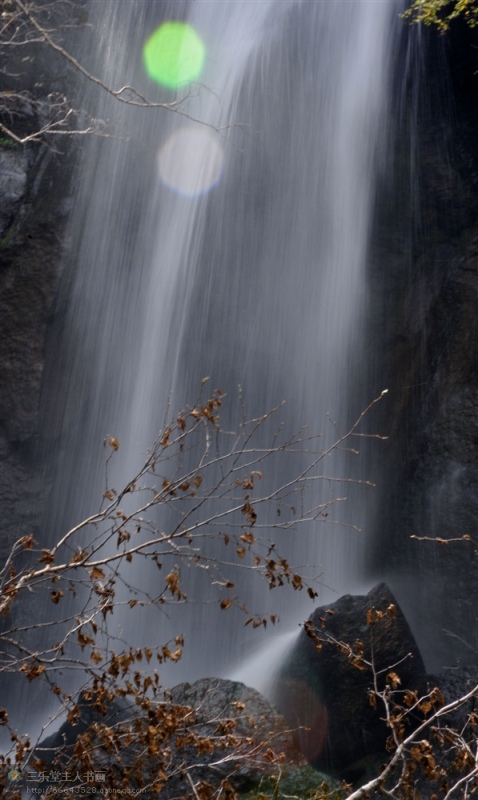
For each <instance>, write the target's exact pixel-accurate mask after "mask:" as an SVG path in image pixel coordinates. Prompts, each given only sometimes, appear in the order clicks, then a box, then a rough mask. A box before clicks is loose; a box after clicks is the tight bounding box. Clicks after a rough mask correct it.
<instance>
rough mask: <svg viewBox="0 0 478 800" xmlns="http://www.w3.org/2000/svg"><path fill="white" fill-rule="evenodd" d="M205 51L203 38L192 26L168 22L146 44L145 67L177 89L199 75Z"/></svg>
mask: <svg viewBox="0 0 478 800" xmlns="http://www.w3.org/2000/svg"><path fill="white" fill-rule="evenodd" d="M205 52H206V48H205V47H204V43H203V41H202V39H201V37H200V36H198V34H197V33H196V31H195V30H194V28H192V27H191V25H188V24H187V23H186V22H178V21H173V22H165V23H163V25H160V27H159V28H158V29H157V30H156V31H155V32H154V33H153V34H151V36H150V37H149V39H148V40H147V42H146V44H145V45H144V48H143V58H144V66H145V69H146V72H147V73H148V75H149V77H150V78H152V79H153V80H154V81H156V82H157V83H160V84H161V85H162V86H167V87H168V88H169V89H176V88H177V87H178V86H181V85H183V84H186V83H190V82H191V81H194V80H196V79H197V78H199V76H200V74H201V72H202V68H203V65H204V57H205Z"/></svg>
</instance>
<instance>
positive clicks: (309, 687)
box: [274, 583, 426, 781]
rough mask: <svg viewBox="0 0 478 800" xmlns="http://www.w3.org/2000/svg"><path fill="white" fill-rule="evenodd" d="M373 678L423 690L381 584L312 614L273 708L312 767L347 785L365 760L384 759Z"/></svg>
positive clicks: (408, 640) (406, 636) (410, 645)
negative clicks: (275, 707) (291, 729)
mask: <svg viewBox="0 0 478 800" xmlns="http://www.w3.org/2000/svg"><path fill="white" fill-rule="evenodd" d="M391 673H393V675H394V677H391ZM374 680H375V681H376V686H377V688H378V689H379V691H380V690H382V689H384V687H385V685H386V683H387V681H388V682H392V687H391V688H397V686H399V687H400V688H403V689H410V690H417V691H422V690H424V689H425V685H426V674H425V667H424V664H423V661H422V658H421V655H420V652H419V650H418V648H417V645H416V643H415V640H414V638H413V635H412V633H411V631H410V628H409V626H408V623H407V621H406V619H405V617H404V616H403V614H402V612H401V610H400V608H399V607H398V605H397V603H396V601H395V599H394V597H393V595H392V594H391V592H390V590H389V589H388V588H387V586H386V585H385V584H383V583H382V584H380V585H379V586H376V587H375V588H374V589H372V590H371V591H370V592H369V593H368V594H367V595H365V596H358V597H355V596H350V595H346V596H344V597H341V598H340V599H339V600H338V601H337V602H336V603H334V604H333V605H331V606H328V607H323V608H318V609H316V611H315V612H314V613H313V614H312V616H311V618H310V619H309V620H308V622H307V623H306V624H305V626H304V630H303V632H302V634H301V635H300V637H299V639H298V642H297V645H296V647H295V648H294V650H293V652H292V654H291V655H290V657H289V659H288V660H287V662H286V664H285V665H284V667H283V669H282V671H281V675H280V678H279V680H278V684H277V688H276V691H275V697H274V700H275V703H276V705H277V706H278V708H279V709H280V711H281V712H282V713H283V714H284V716H285V718H286V719H287V721H288V722H289V724H290V726H291V727H293V728H294V729H295V731H296V738H297V742H298V744H299V746H300V748H301V750H302V752H303V753H304V755H305V756H306V757H307V759H308V760H309V762H310V763H311V764H312V765H313V766H314V767H316V768H317V769H321V770H324V771H326V772H329V773H330V774H335V775H339V776H341V777H344V778H347V779H348V780H353V781H355V780H357V779H359V778H360V775H361V774H362V773H363V772H364V771H365V767H364V764H365V761H366V760H367V759H370V758H371V757H373V756H375V755H377V754H385V752H386V741H387V737H388V736H389V735H390V730H389V729H388V728H387V727H386V724H385V723H384V721H383V717H384V708H383V705H382V703H381V701H380V699H379V698H376V697H374V695H372V694H371V693H370V690H373V688H374ZM397 680H400V684H398V683H397ZM393 684H394V685H393Z"/></svg>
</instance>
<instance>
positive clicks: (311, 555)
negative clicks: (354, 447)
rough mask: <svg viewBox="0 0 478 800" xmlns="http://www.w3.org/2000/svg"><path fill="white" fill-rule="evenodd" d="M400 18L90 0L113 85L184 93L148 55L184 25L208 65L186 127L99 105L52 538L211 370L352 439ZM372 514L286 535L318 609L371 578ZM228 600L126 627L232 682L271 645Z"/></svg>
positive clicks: (388, 7) (263, 602) (280, 7)
mask: <svg viewBox="0 0 478 800" xmlns="http://www.w3.org/2000/svg"><path fill="white" fill-rule="evenodd" d="M400 8H401V4H400V2H395V0H305V1H304V2H301V1H300V0H246V1H245V0H216V1H214V0H193V2H190V3H182V2H157V1H156V0H127V2H124V1H122V2H118V0H92V3H91V17H90V19H91V22H92V31H93V33H92V35H93V36H94V45H93V49H94V51H95V53H96V55H95V56H94V58H93V59H92V61H93V62H95V61H96V64H94V63H93V68H94V69H96V70H98V71H99V73H100V74H101V76H102V77H103V78H104V80H105V82H107V83H109V84H111V85H113V86H120V85H124V84H130V85H134V86H135V87H137V88H138V89H139V90H140V91H141V92H143V93H144V94H147V95H148V96H149V97H151V98H152V99H154V100H157V101H159V102H171V101H172V100H174V99H175V95H174V93H172V92H171V91H170V90H166V89H160V88H159V87H157V86H155V85H154V84H153V83H152V81H150V80H149V79H148V78H147V76H146V75H145V73H144V69H143V64H142V58H141V53H142V47H143V44H144V42H145V41H146V39H147V38H148V36H149V35H150V34H151V33H152V31H153V30H154V29H155V28H156V27H157V26H158V25H160V24H161V23H162V22H164V21H165V20H168V19H170V18H174V19H178V18H180V19H187V21H188V22H189V23H190V24H191V25H192V26H193V27H194V29H195V30H196V31H197V33H198V34H199V36H200V37H201V38H202V40H203V42H204V43H205V48H206V59H205V69H204V72H203V74H202V76H201V79H200V82H199V83H198V84H197V85H194V86H193V87H191V89H190V96H188V97H187V99H185V100H184V102H183V103H182V104H181V106H180V108H181V111H182V112H183V113H184V114H186V115H188V117H189V118H187V117H186V116H182V115H180V114H177V113H174V112H172V111H167V110H160V111H158V110H153V109H137V108H132V107H129V106H125V105H123V106H121V105H119V104H118V103H117V102H113V101H111V98H109V97H105V96H103V97H102V98H100V100H99V101H98V103H99V105H98V107H97V110H96V112H95V114H96V116H97V117H98V118H103V119H104V118H111V117H113V115H114V117H115V120H116V122H115V128H114V130H115V133H116V136H115V137H114V138H112V139H108V140H106V141H104V140H95V139H92V140H90V141H89V142H87V143H86V144H85V146H84V156H83V160H82V166H81V171H80V181H79V186H78V193H77V197H76V201H75V209H74V211H73V222H72V243H73V244H72V252H73V253H74V262H75V267H74V277H73V279H72V287H71V293H70V301H69V305H68V308H67V310H66V316H65V320H66V321H65V327H64V331H65V333H64V337H65V339H64V349H63V353H64V355H63V356H62V358H63V360H62V361H61V365H60V369H59V378H58V381H59V384H60V383H61V384H62V387H61V388H59V389H58V398H59V399H58V407H59V408H60V409H61V411H62V414H63V425H62V430H61V435H62V439H61V441H62V442H63V444H62V454H61V456H60V458H58V459H57V463H58V464H59V466H58V474H57V478H56V486H55V489H54V492H53V495H52V501H51V508H50V514H49V521H48V525H49V529H50V530H51V531H56V532H58V533H59V532H61V531H63V530H64V529H65V528H66V527H67V526H68V525H69V524H73V523H74V522H77V521H78V519H81V518H84V517H85V516H86V515H88V514H89V513H90V512H91V511H92V510H95V509H96V508H97V507H98V498H99V497H100V496H101V492H102V490H103V455H104V451H103V448H102V441H103V438H104V437H105V435H107V434H114V435H115V436H116V437H117V438H118V439H119V441H120V458H119V459H118V464H120V466H119V467H118V472H117V473H116V474H114V476H113V477H112V480H113V481H116V483H117V484H120V483H121V482H122V481H123V482H126V481H127V480H128V479H129V478H130V477H131V476H132V475H133V474H134V472H135V470H136V468H137V467H138V466H139V465H140V464H141V462H142V459H143V458H144V454H145V453H146V451H147V448H148V445H149V444H150V443H151V442H152V441H153V440H154V438H155V436H156V434H157V431H158V429H159V427H160V425H161V424H162V422H163V418H164V414H165V409H166V406H167V403H168V397H169V396H170V395H171V397H172V400H171V403H172V407H173V409H176V408H179V407H181V406H182V405H183V404H185V403H188V402H191V401H192V400H193V399H194V397H195V396H196V394H197V391H198V387H199V385H200V382H201V379H202V378H203V377H205V376H209V377H210V385H211V387H213V388H214V387H220V388H221V389H222V390H223V391H225V392H226V393H227V395H228V398H231V400H230V402H231V408H232V409H233V408H234V407H235V405H234V403H235V401H234V398H235V397H236V396H237V388H236V387H237V385H238V384H241V385H242V386H243V388H244V403H245V406H246V411H247V413H248V414H250V415H254V414H257V413H263V412H265V411H267V410H268V409H269V408H271V407H272V406H274V405H276V404H277V403H278V402H281V401H283V400H285V401H286V405H285V409H284V411H283V412H281V413H282V417H283V418H284V419H285V421H286V423H287V425H288V426H289V427H290V429H291V430H293V429H297V428H299V427H300V426H301V425H303V424H307V426H308V428H309V429H310V430H311V431H313V432H320V431H323V432H325V434H326V436H325V438H324V442H328V441H330V440H331V437H332V438H333V437H334V436H335V435H336V433H335V429H334V427H333V426H332V425H331V423H330V421H328V419H327V414H330V415H331V416H332V417H333V418H334V419H335V420H337V423H338V424H339V425H340V427H341V428H342V429H344V428H345V427H346V425H347V424H349V423H350V421H351V420H352V419H354V418H356V417H357V416H358V414H359V413H360V411H362V410H363V408H364V407H365V405H367V403H368V401H370V400H371V399H372V397H371V395H370V394H369V392H370V387H369V386H367V380H366V376H367V364H366V362H365V360H364V359H365V356H364V352H365V348H364V341H363V338H364V337H363V323H364V320H365V319H366V315H367V313H368V308H367V253H368V247H369V239H370V232H371V225H372V219H373V213H374V202H375V190H376V183H377V179H378V176H379V175H380V171H381V169H382V165H383V161H384V158H385V157H386V152H387V143H388V136H389V103H390V99H391V93H392V89H391V76H392V70H393V66H394V57H395V55H396V47H397V39H398V37H397V27H398V26H399V25H401V23H400V21H399V20H398V14H399V11H400ZM93 88H94V87H93ZM190 118H194V119H197V120H200V123H201V124H200V123H198V122H194V121H193V120H192V119H190ZM194 142H195V144H194ZM190 143H193V151H194V152H193V155H187V154H186V149H185V148H187V147H189V146H190ZM194 148H195V150H194ZM187 158H189V159H192V160H190V162H188V163H190V165H191V166H190V167H189V173H188V171H186V172H184V169H183V168H184V161H185V160H186V159H187ZM191 171H192V174H193V178H192V179H191V177H190V176H191ZM188 175H189V177H188ZM191 180H192V183H191ZM188 181H189V183H188ZM210 184H211V188H210V189H208V188H207V187H208V185H210ZM65 353H66V355H65ZM380 388H384V387H380ZM228 402H229V401H228ZM226 413H227V412H226ZM226 418H227V417H226ZM227 422H228V424H230V425H232V426H233V425H234V418H233V412H232V411H231V412H230V417H229V418H227ZM355 462H356V463H354V462H353V461H351V460H347V459H346V458H344V459H341V458H338V459H336V461H335V462H334V465H333V470H335V471H336V472H339V473H340V474H342V475H351V476H352V477H360V478H367V477H368V475H367V458H366V454H365V456H363V458H362V460H360V459H355ZM280 477H281V476H280V475H269V476H268V480H270V481H271V482H273V481H275V480H280ZM346 493H347V494H348V490H347V492H346ZM318 499H319V500H320V497H319V498H318ZM374 507H375V496H374V494H373V491H370V490H368V491H367V490H365V489H364V490H362V489H360V490H357V491H353V492H352V498H351V501H350V502H349V503H348V504H347V507H346V509H345V511H344V512H343V513H342V512H340V513H339V512H337V513H336V515H335V518H336V519H337V520H338V521H341V522H347V523H350V524H354V525H356V526H357V527H359V528H361V532H358V531H356V530H353V529H351V528H347V527H340V526H338V525H329V526H328V525H323V526H321V527H319V528H318V527H316V526H311V527H310V528H307V529H302V530H301V532H300V535H299V534H295V535H294V536H293V537H292V534H289V538H288V539H287V537H285V536H284V537H283V539H282V543H281V545H282V546H283V548H285V551H286V552H287V553H288V554H289V556H290V558H291V560H293V561H294V562H295V563H298V564H308V565H313V564H316V565H320V569H318V570H317V571H320V572H322V574H323V578H322V580H323V583H324V584H325V585H326V586H328V587H330V590H327V591H324V593H323V594H322V595H321V597H320V598H319V600H323V601H324V602H329V601H330V599H334V598H335V597H337V596H339V595H340V594H342V593H344V592H346V591H347V592H350V591H354V590H357V589H358V588H361V587H362V585H363V581H364V577H363V576H364V574H365V564H364V553H365V550H366V542H367V530H368V528H369V527H370V525H371V523H372V521H373V515H374ZM142 569H143V570H144V571H143V572H142V573H141V574H139V575H137V576H136V577H135V579H136V580H137V581H139V582H140V583H141V585H142V586H143V587H144V586H147V585H148V583H149V584H150V585H151V591H152V592H153V591H154V585H153V584H154V581H155V580H157V572H156V571H153V570H151V572H149V570H148V569H147V568H146V569H144V567H142ZM188 581H189V583H190V584H192V585H191V587H190V589H191V592H192V593H194V576H193V575H189V577H188ZM249 584H250V585H249ZM242 588H243V590H245V591H246V593H247V595H248V598H249V600H250V603H251V605H252V606H253V605H259V606H261V608H262V609H264V610H267V611H269V612H271V611H274V612H276V611H278V613H279V615H280V617H281V619H282V631H288V630H290V629H291V628H295V627H296V626H297V625H298V624H299V623H300V622H301V621H302V620H303V619H304V618H305V617H306V616H307V614H308V613H309V610H310V607H311V606H309V605H307V603H306V598H305V596H304V594H296V595H294V597H292V598H291V596H290V594H287V596H286V594H285V593H284V594H283V595H281V594H280V593H273V594H272V595H271V593H270V592H269V591H268V589H267V587H265V586H263V585H260V584H259V583H258V582H257V581H252V580H251V578H247V579H245V584H244V587H242ZM212 598H213V595H209V596H207V597H204V598H202V599H203V600H204V604H201V603H199V604H192V605H191V606H187V605H186V606H181V607H180V608H179V614H178V615H173V616H172V617H171V618H166V617H165V616H164V615H163V614H161V613H158V612H156V614H155V615H150V614H146V613H145V614H144V615H143V617H141V618H140V617H136V618H135V620H134V623H132V624H131V625H130V624H129V623H128V622H127V621H126V619H125V620H121V621H120V623H119V624H120V625H121V626H122V630H123V632H124V633H125V637H126V638H128V637H129V638H135V639H136V641H138V642H145V641H153V643H154V644H158V643H160V642H161V641H165V640H167V639H168V638H169V636H170V635H172V634H174V633H177V632H178V630H179V631H181V632H184V633H185V634H186V643H187V649H186V654H185V656H184V659H183V661H182V662H180V663H179V664H178V665H175V666H174V673H173V675H172V676H171V678H169V679H168V680H169V682H179V680H182V679H185V678H195V677H199V676H201V675H205V674H216V675H217V674H226V673H228V672H229V671H231V669H233V668H234V667H235V665H237V662H238V661H239V660H240V659H241V658H242V657H244V656H246V655H247V653H248V652H250V650H251V648H252V647H253V646H254V643H256V642H257V637H258V635H259V634H258V633H257V632H255V631H251V630H250V628H247V629H244V628H243V627H242V621H241V617H240V615H236V616H235V615H234V612H233V611H231V612H230V613H229V612H227V614H228V615H229V616H227V614H226V613H224V612H221V611H220V609H219V605H218V604H217V603H215V604H214V605H211V604H209V603H206V601H209V600H211V599H212ZM281 598H283V599H281ZM254 637H255V638H254ZM253 680H254V678H253V676H252V677H251V682H253Z"/></svg>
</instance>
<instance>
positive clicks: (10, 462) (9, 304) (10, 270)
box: [0, 141, 69, 557]
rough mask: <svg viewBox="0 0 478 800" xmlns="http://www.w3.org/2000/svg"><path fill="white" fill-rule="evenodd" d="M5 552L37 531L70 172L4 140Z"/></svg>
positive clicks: (0, 356)
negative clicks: (45, 388)
mask: <svg viewBox="0 0 478 800" xmlns="http://www.w3.org/2000/svg"><path fill="white" fill-rule="evenodd" d="M0 176H1V180H0V186H1V189H0V485H1V487H2V490H1V493H0V494H1V496H0V502H1V512H2V513H1V515H2V536H1V540H0V557H3V556H4V555H5V554H6V552H7V551H8V549H9V547H10V546H11V544H12V543H13V541H14V540H15V539H17V538H19V537H20V536H22V535H24V534H27V533H30V532H35V530H36V523H37V520H38V516H39V512H40V507H41V503H42V498H43V494H44V486H43V485H42V480H41V477H40V475H39V469H38V465H35V464H34V459H33V454H34V449H35V442H36V439H37V436H38V426H39V408H40V396H41V389H42V379H43V370H44V363H45V356H46V349H47V344H46V342H47V334H48V330H49V324H50V321H51V319H52V316H53V313H54V305H55V299H56V294H57V289H58V284H59V279H60V275H61V271H62V268H63V265H64V257H65V248H64V238H65V231H66V221H67V211H68V205H67V202H66V200H67V197H68V191H69V187H68V182H69V176H68V175H66V174H65V171H64V170H63V169H62V162H61V155H60V154H58V153H53V152H52V151H51V150H49V149H48V148H47V147H46V146H40V145H38V144H30V145H24V146H22V145H16V144H12V142H10V141H8V142H3V143H2V142H1V141H0Z"/></svg>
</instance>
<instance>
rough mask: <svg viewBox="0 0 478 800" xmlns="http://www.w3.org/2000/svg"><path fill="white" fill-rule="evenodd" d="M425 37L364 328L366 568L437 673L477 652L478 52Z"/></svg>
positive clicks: (458, 42) (459, 35) (460, 37)
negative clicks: (379, 291) (371, 381)
mask: <svg viewBox="0 0 478 800" xmlns="http://www.w3.org/2000/svg"><path fill="white" fill-rule="evenodd" d="M431 38H432V39H433V41H431V42H430V45H431V46H430V51H429V58H428V61H427V62H426V63H425V67H426V76H425V80H424V83H423V89H422V95H421V97H420V98H419V99H418V102H417V106H418V108H417V117H416V137H415V145H414V147H413V149H410V150H409V151H408V152H404V148H403V144H402V142H401V141H400V140H399V141H398V142H397V144H396V151H397V154H398V155H397V157H396V160H395V161H396V165H397V168H398V170H399V174H400V173H401V175H402V177H401V179H400V180H399V190H398V191H397V192H396V193H394V195H393V196H392V197H389V198H388V199H387V198H384V204H383V207H382V212H381V215H380V216H379V222H380V223H381V225H382V228H381V230H380V231H379V233H378V235H377V239H378V246H377V249H376V252H375V256H374V264H373V266H372V274H373V276H374V278H375V279H376V281H377V282H378V284H379V285H380V286H384V285H385V286H386V285H387V283H388V287H389V291H388V293H387V291H385V292H384V294H383V297H384V298H385V302H382V304H381V306H380V307H379V305H378V297H377V298H376V300H375V304H374V305H373V308H374V314H373V317H374V322H373V323H372V324H371V331H372V336H375V337H381V338H382V341H383V352H384V354H385V357H384V360H383V361H380V360H379V361H378V362H377V364H376V365H375V369H376V373H377V376H379V377H377V381H378V380H379V379H381V380H382V381H383V382H384V384H385V385H387V386H388V388H389V390H390V392H389V395H388V398H387V401H386V405H385V407H384V411H383V416H382V420H381V424H382V428H384V429H385V432H386V433H388V434H389V437H390V439H389V443H388V444H387V445H386V447H385V456H382V459H383V460H382V466H383V464H384V463H386V464H387V466H386V470H385V474H382V475H381V476H379V478H378V481H379V483H381V486H382V504H381V510H380V513H379V515H378V520H377V524H376V531H375V537H374V546H373V550H374V552H373V554H371V563H372V564H373V567H372V572H373V574H374V575H375V576H380V577H381V578H383V577H386V580H387V582H388V583H389V585H390V586H391V588H392V589H393V591H394V592H395V594H396V596H397V598H398V600H399V602H400V604H401V605H402V608H403V610H404V612H405V613H406V616H407V618H408V619H409V621H410V622H411V624H412V627H413V628H414V631H415V635H416V637H417V640H418V642H419V644H420V647H421V649H422V653H423V655H424V657H425V660H426V662H427V667H428V668H429V669H434V670H436V671H440V670H442V669H443V668H444V667H446V666H452V665H454V664H456V663H457V662H458V663H460V662H462V663H464V662H467V661H473V660H475V661H476V652H477V648H478V640H477V625H476V621H477V616H476V598H477V597H478V574H477V569H476V567H477V547H478V536H477V520H478V492H477V490H478V469H477V466H476V464H477V463H478V391H477V390H478V370H477V366H478V293H477V292H478V271H477V270H478V191H477V188H478V148H477V142H478V137H477V132H478V115H477V113H476V97H477V93H478V75H477V66H478V57H477V55H476V49H475V48H476V44H477V34H476V33H475V32H473V31H470V30H469V29H467V28H466V27H465V26H461V25H457V26H456V27H454V28H453V30H452V32H451V33H450V35H449V37H448V38H446V39H440V37H438V36H437V35H434V36H432V37H431ZM445 61H447V62H448V65H449V66H450V67H451V69H450V72H449V73H448V78H447V74H446V73H444V71H443V65H444V62H445ZM404 124H410V123H408V122H404ZM400 183H401V186H400ZM385 273H387V275H386V277H384V275H385ZM372 285H373V281H372ZM372 291H373V290H372ZM372 302H373V303H374V300H372ZM382 385H383V384H382ZM463 536H464V537H465V538H462V537H463ZM412 537H428V538H430V539H435V538H436V537H439V538H441V539H456V540H458V541H456V542H454V543H449V544H439V543H436V542H434V541H427V540H425V541H420V539H419V538H412ZM466 537H470V538H469V539H468V538H466Z"/></svg>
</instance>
